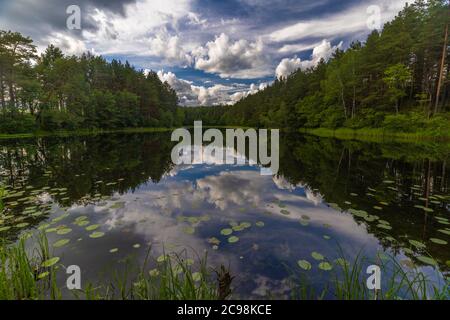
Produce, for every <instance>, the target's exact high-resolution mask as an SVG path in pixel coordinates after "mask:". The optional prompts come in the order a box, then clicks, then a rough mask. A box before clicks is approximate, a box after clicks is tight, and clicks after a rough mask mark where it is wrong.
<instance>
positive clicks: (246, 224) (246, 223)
mask: <svg viewBox="0 0 450 320" xmlns="http://www.w3.org/2000/svg"><path fill="white" fill-rule="evenodd" d="M241 226H242V227H243V228H245V229H248V228H250V227H251V226H252V224H251V223H250V222H242V223H241Z"/></svg>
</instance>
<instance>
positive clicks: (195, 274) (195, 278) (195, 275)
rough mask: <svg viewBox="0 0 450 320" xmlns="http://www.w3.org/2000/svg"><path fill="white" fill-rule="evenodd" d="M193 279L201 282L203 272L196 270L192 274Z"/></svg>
mask: <svg viewBox="0 0 450 320" xmlns="http://www.w3.org/2000/svg"><path fill="white" fill-rule="evenodd" d="M192 280H194V281H195V282H199V281H200V280H202V274H201V273H200V272H194V273H193V274H192Z"/></svg>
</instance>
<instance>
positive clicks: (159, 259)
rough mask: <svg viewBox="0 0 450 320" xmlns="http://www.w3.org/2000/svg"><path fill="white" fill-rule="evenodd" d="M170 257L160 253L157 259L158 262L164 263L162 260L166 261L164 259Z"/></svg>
mask: <svg viewBox="0 0 450 320" xmlns="http://www.w3.org/2000/svg"><path fill="white" fill-rule="evenodd" d="M168 259H169V256H167V255H164V254H163V255H160V256H159V257H158V258H157V259H156V261H157V262H159V263H162V262H164V261H166V260H168Z"/></svg>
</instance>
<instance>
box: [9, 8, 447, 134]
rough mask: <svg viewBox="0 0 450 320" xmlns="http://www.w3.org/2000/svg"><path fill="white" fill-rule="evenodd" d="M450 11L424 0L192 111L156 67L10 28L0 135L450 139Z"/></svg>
mask: <svg viewBox="0 0 450 320" xmlns="http://www.w3.org/2000/svg"><path fill="white" fill-rule="evenodd" d="M449 20H450V11H449V7H448V4H447V2H446V1H444V0H430V1H424V0H418V1H416V2H414V3H413V4H410V5H406V6H405V8H404V9H403V10H402V11H401V12H400V13H399V14H398V15H397V17H396V18H395V19H394V20H392V21H391V22H389V23H387V24H385V25H384V27H383V29H382V30H379V31H377V30H374V31H373V32H372V33H371V34H370V35H369V36H368V37H367V39H366V41H364V42H359V41H356V42H353V43H352V44H351V45H350V46H349V47H348V48H347V49H346V50H340V49H338V50H337V51H336V52H335V53H334V55H333V56H332V57H331V59H329V60H328V61H324V60H322V61H320V62H319V63H318V64H317V65H316V66H314V67H312V68H309V69H307V70H303V69H299V70H297V71H296V72H294V73H293V74H291V75H290V76H288V77H287V78H286V79H276V80H275V81H274V82H273V84H272V85H270V86H268V87H267V88H266V89H264V90H262V91H259V92H258V93H256V94H252V95H249V96H248V97H246V98H244V99H242V100H240V101H239V102H237V103H236V104H235V105H232V106H212V107H207V106H203V107H194V108H187V107H182V106H179V105H178V97H177V94H176V92H175V91H174V90H173V89H172V88H171V87H170V86H169V84H167V83H162V82H161V80H160V79H159V78H158V76H157V74H156V73H155V72H144V71H143V70H136V69H135V68H134V67H133V66H131V65H130V64H129V63H128V62H125V63H122V62H120V61H117V60H112V61H110V62H108V61H107V60H106V59H104V58H103V57H101V56H95V55H92V54H90V53H85V54H83V55H81V56H79V57H78V56H67V55H64V54H63V52H62V51H61V50H60V49H59V48H57V47H55V46H53V45H50V46H48V48H47V49H46V50H45V52H44V53H42V54H41V55H40V56H38V55H37V53H36V46H35V45H34V44H33V41H32V39H30V38H28V37H25V36H23V35H21V34H20V33H17V32H12V31H1V30H0V109H1V111H0V133H28V132H35V131H37V130H43V131H57V130H78V129H114V128H132V127H161V128H163V127H164V128H171V127H177V126H180V125H183V124H184V125H192V124H193V122H194V120H203V122H204V125H215V126H218V125H227V126H247V127H269V128H270V127H272V128H273V127H277V128H283V129H286V128H289V129H300V128H328V129H336V128H351V129H360V128H383V129H387V130H393V131H400V132H406V133H407V132H416V131H418V130H422V131H423V130H425V131H428V132H430V134H433V135H447V136H450V73H449V61H450V60H449V58H450V57H449V56H450V51H449V50H448V38H449V35H448V33H449V30H448V25H449Z"/></svg>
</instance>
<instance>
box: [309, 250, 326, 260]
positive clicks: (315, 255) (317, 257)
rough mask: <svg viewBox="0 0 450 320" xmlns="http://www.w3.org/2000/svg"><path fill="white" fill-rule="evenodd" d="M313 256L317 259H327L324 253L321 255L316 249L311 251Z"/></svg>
mask: <svg viewBox="0 0 450 320" xmlns="http://www.w3.org/2000/svg"><path fill="white" fill-rule="evenodd" d="M311 256H312V257H313V258H314V259H315V260H323V259H325V257H324V256H323V255H321V254H320V253H318V252H315V251H314V252H312V253H311Z"/></svg>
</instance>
